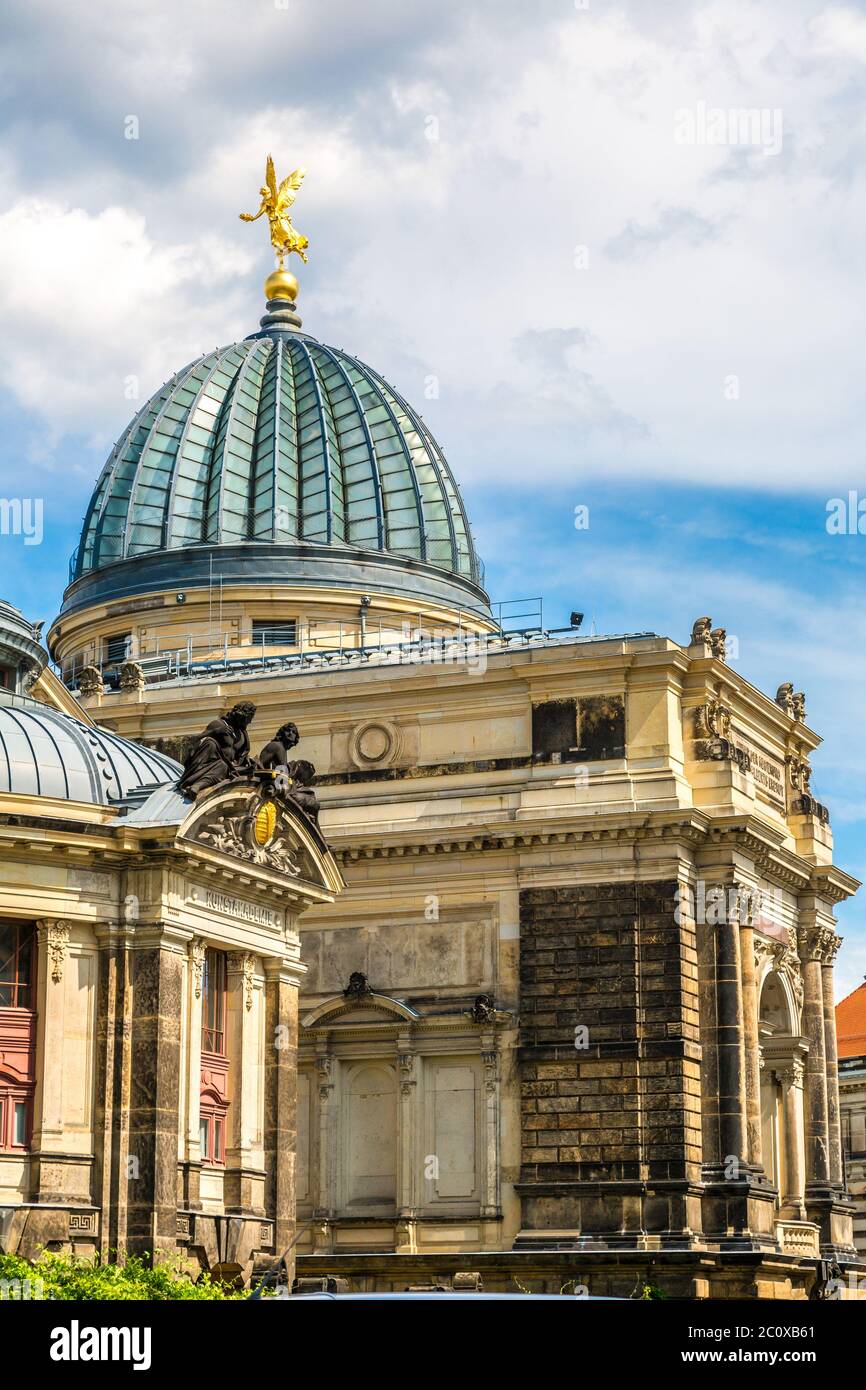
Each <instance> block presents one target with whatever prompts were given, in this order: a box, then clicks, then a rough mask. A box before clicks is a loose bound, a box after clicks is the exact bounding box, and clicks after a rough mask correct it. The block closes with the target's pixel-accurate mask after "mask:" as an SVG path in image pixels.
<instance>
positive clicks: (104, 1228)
mask: <svg viewBox="0 0 866 1390" xmlns="http://www.w3.org/2000/svg"><path fill="white" fill-rule="evenodd" d="M94 932H95V934H96V939H97V941H98V943H99V954H98V959H97V982H96V1047H95V1054H96V1056H95V1061H96V1088H95V1104H94V1116H93V1133H94V1141H95V1146H96V1172H95V1181H94V1192H93V1201H94V1204H95V1205H96V1206H98V1207H100V1208H101V1218H100V1224H99V1252H100V1255H101V1257H102V1259H112V1258H114V1256H113V1254H112V1253H110V1252H114V1251H117V1250H125V1249H126V1190H127V1177H128V1174H127V1159H128V1154H129V1076H130V1066H129V1045H130V1036H129V1035H130V1027H129V1021H128V1018H127V1011H128V1010H129V1009H130V1008H131V1003H132V1001H131V997H130V993H129V989H128V972H129V940H128V937H127V933H126V931H125V929H124V928H123V927H121V926H120V925H119V924H118V923H115V922H101V923H99V924H97V925H96V926H95V927H94Z"/></svg>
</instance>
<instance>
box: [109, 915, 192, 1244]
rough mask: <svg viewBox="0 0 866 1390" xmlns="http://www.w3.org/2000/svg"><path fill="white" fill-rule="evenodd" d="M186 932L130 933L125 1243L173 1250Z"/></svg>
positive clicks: (161, 928)
mask: <svg viewBox="0 0 866 1390" xmlns="http://www.w3.org/2000/svg"><path fill="white" fill-rule="evenodd" d="M188 940H189V935H188V933H181V932H179V931H178V932H176V931H175V930H174V929H173V928H172V927H171V926H169V925H167V924H165V923H160V924H157V925H155V926H147V927H144V928H143V927H141V926H136V928H135V930H134V934H132V935H131V937H130V945H131V949H130V951H129V983H130V987H131V988H130V996H131V1005H130V1007H129V1009H128V1010H127V1011H126V1013H125V1019H124V1025H125V1027H126V1026H128V1027H129V1029H130V1033H129V1042H130V1047H129V1062H130V1069H129V1089H128V1094H129V1154H128V1162H127V1173H128V1180H127V1184H126V1193H127V1204H126V1205H127V1249H128V1250H129V1252H130V1253H131V1254H144V1253H146V1252H152V1253H153V1255H154V1257H157V1256H158V1255H159V1254H160V1252H166V1253H169V1254H172V1255H173V1254H174V1253H175V1251H176V1248H177V1166H178V1125H179V1122H180V1117H179V1108H180V1069H181V1064H182V1059H181V1028H180V1024H181V1010H182V1008H183V957H184V956H185V954H186V950H187V943H188Z"/></svg>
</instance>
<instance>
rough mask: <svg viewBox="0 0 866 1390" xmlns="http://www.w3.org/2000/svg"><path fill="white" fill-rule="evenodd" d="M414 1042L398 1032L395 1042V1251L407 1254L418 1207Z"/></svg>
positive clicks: (413, 1241)
mask: <svg viewBox="0 0 866 1390" xmlns="http://www.w3.org/2000/svg"><path fill="white" fill-rule="evenodd" d="M412 1044H413V1039H412V1038H411V1036H409V1035H407V1034H404V1033H401V1034H400V1036H399V1038H398V1039H397V1075H398V1077H399V1083H400V1095H399V1099H398V1104H399V1107H400V1109H399V1114H398V1121H397V1123H398V1153H399V1165H400V1166H399V1178H398V1181H399V1188H398V1192H397V1218H398V1219H397V1233H396V1248H397V1249H398V1250H401V1251H404V1252H406V1253H407V1254H412V1253H414V1252H415V1250H416V1248H417V1247H416V1239H415V1220H416V1216H417V1206H418V1188H419V1176H418V1125H417V1111H418V1081H417V1071H418V1059H417V1057H416V1056H415V1053H414V1052H413V1051H412Z"/></svg>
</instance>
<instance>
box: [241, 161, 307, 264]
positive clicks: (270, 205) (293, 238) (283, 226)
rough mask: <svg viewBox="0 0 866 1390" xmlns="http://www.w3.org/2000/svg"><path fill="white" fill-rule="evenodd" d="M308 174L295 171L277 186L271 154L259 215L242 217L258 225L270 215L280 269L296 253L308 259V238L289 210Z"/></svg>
mask: <svg viewBox="0 0 866 1390" xmlns="http://www.w3.org/2000/svg"><path fill="white" fill-rule="evenodd" d="M306 172H307V171H306V169H304V168H303V167H302V168H300V169H296V170H295V171H294V173H293V174H289V176H288V178H285V179H283V181H282V183H281V184H279V186H278V185H277V175H276V172H275V170H274V161H273V160H272V158H271V156H270V155H268V162H267V164H266V166H265V182H264V183H263V184H262V187H261V188H260V189H259V193H260V194H261V198H262V205H261V207H260V208H259V210H258V212H242V213H241V215H240V216H241V221H242V222H256V221H257V220H258V218H260V217H261V216H262V215H263V214H265V215H266V216H267V219H268V223H269V224H270V229H271V245H272V246H273V248H274V251H275V252H276V254H277V265H278V266H279V268H280V270H282V269H283V268H284V266H285V260H286V256H290V255H291V254H292V252H293V251H296V252H297V254H298V255H299V256H300V258H301V260H302V261H306V259H307V257H306V254H305V253H306V248H307V247H308V246H309V244H310V243H309V241H308V240H307V238H306V237H305V236H301V234H300V232H296V231H295V229H294V227H293V226H292V219H291V217H290V216H289V208H290V207H291V206H292V203H293V202H294V201H295V195H296V194H297V191H298V189H299V188H300V186H301V184H302V183H303V181H304V175H305V174H306Z"/></svg>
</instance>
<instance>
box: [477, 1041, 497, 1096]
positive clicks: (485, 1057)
mask: <svg viewBox="0 0 866 1390" xmlns="http://www.w3.org/2000/svg"><path fill="white" fill-rule="evenodd" d="M481 1062H482V1065H483V1067H484V1089H485V1091H486V1092H487V1094H488V1095H489V1096H492V1095H495V1094H496V1083H497V1081H498V1079H499V1054H498V1053H497V1052H496V1051H495V1049H492V1050H491V1051H489V1052H482V1054H481Z"/></svg>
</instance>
